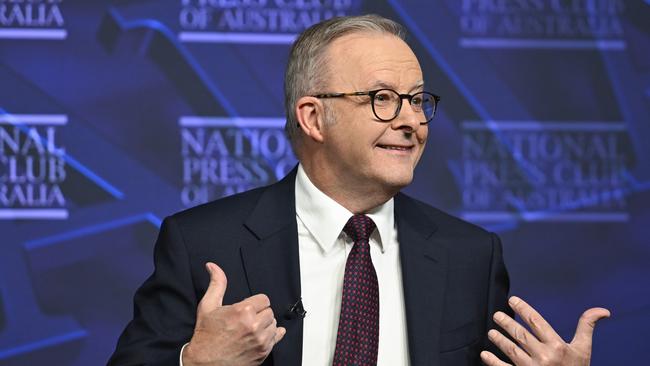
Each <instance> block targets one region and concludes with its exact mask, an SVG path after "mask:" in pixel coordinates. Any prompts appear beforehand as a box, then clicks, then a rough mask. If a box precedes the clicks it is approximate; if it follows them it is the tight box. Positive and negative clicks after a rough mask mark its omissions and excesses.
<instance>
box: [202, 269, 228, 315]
mask: <svg viewBox="0 0 650 366" xmlns="http://www.w3.org/2000/svg"><path fill="white" fill-rule="evenodd" d="M205 269H206V270H207V271H208V273H209V274H210V283H209V284H208V289H207V290H206V291H205V294H204V295H203V298H202V299H201V302H200V303H199V311H203V312H209V311H212V310H214V309H216V308H218V307H220V306H221V304H222V302H223V294H224V293H225V292H226V285H227V284H228V280H227V279H226V274H225V273H224V272H223V270H222V269H221V268H219V266H217V265H216V264H214V263H212V262H207V263H206V264H205Z"/></svg>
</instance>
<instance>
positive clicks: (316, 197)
mask: <svg viewBox="0 0 650 366" xmlns="http://www.w3.org/2000/svg"><path fill="white" fill-rule="evenodd" d="M295 191H296V214H297V215H298V218H299V219H300V221H302V223H303V224H304V225H305V227H306V228H307V230H308V231H309V232H310V233H311V234H312V235H313V236H314V238H315V240H316V242H317V243H318V245H319V246H320V247H321V249H322V250H323V251H324V252H325V253H327V252H329V251H330V250H331V249H332V248H333V247H334V244H335V243H336V239H337V238H338V237H339V235H340V234H341V232H342V231H343V227H344V226H345V224H346V223H347V222H348V220H349V219H350V217H352V216H353V214H352V212H350V211H348V210H347V209H346V208H345V207H343V206H341V205H340V204H339V203H338V202H336V201H334V200H333V199H331V198H330V197H329V196H327V195H326V194H325V193H323V192H322V191H321V190H319V189H318V188H317V187H316V186H315V185H314V184H313V183H312V182H311V180H309V177H308V176H307V173H306V172H305V170H304V169H303V168H302V165H298V174H297V175H296V188H295ZM366 215H368V217H370V218H371V219H372V220H373V221H374V222H375V225H376V226H377V232H378V233H379V240H378V242H379V246H380V248H381V250H382V252H383V251H384V250H385V244H384V243H388V242H389V241H390V237H391V236H390V233H391V230H393V229H394V225H395V215H394V202H393V198H391V199H390V200H388V201H386V202H385V203H383V204H381V205H379V206H377V207H375V208H373V209H371V210H369V211H368V212H367V213H366Z"/></svg>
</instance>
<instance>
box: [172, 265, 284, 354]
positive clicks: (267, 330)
mask: <svg viewBox="0 0 650 366" xmlns="http://www.w3.org/2000/svg"><path fill="white" fill-rule="evenodd" d="M205 267H206V269H207V270H208V272H209V273H210V284H209V285H208V289H207V290H206V292H205V295H204V296H203V298H202V299H201V301H200V302H199V306H198V309H197V315H196V326H195V328H194V335H193V336H192V339H191V340H190V343H189V344H188V345H187V347H185V350H184V351H183V366H191V365H210V366H217V365H219V366H221V365H259V364H260V363H262V362H263V361H264V359H266V357H267V356H268V355H269V353H270V352H271V349H272V348H273V346H274V345H275V344H276V343H278V342H279V341H280V340H281V339H282V337H284V334H285V333H286V330H285V329H284V328H282V327H276V324H277V323H276V320H275V317H274V316H273V310H271V307H270V306H271V303H270V301H269V298H268V297H267V296H266V295H263V294H258V295H255V296H251V297H249V298H247V299H245V300H244V301H242V302H239V303H237V304H234V305H227V306H222V302H223V295H224V293H225V292H226V284H227V279H226V274H225V273H223V270H221V268H219V266H217V265H216V264H214V263H206V265H205Z"/></svg>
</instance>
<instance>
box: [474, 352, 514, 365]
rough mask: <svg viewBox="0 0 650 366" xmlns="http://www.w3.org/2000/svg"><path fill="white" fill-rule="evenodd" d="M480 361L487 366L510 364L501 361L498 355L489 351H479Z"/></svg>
mask: <svg viewBox="0 0 650 366" xmlns="http://www.w3.org/2000/svg"><path fill="white" fill-rule="evenodd" d="M481 361H483V363H484V364H486V365H487V366H512V365H511V364H509V363H507V362H503V361H501V360H500V359H499V357H497V356H495V355H494V353H492V352H490V351H483V352H481Z"/></svg>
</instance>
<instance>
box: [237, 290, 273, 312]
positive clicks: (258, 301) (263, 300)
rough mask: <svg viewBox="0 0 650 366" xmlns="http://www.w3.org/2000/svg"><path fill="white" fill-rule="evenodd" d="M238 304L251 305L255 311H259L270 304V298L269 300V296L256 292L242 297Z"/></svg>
mask: <svg viewBox="0 0 650 366" xmlns="http://www.w3.org/2000/svg"><path fill="white" fill-rule="evenodd" d="M240 304H242V305H251V306H252V307H253V309H254V310H255V312H256V313H259V312H260V311H262V310H264V309H266V308H268V307H270V306H271V300H269V297H268V296H266V295H264V294H257V295H253V296H251V297H249V298H246V299H244V300H243V301H242V302H241V303H240Z"/></svg>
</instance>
